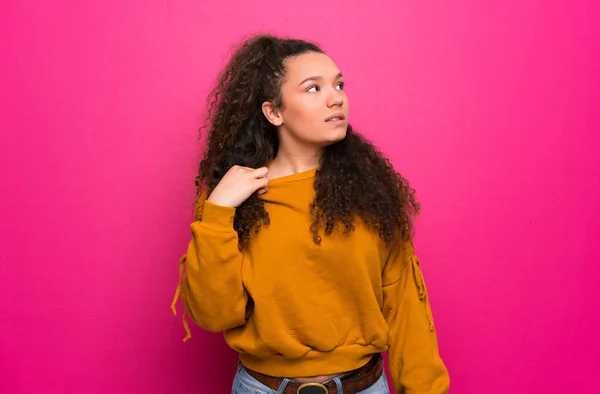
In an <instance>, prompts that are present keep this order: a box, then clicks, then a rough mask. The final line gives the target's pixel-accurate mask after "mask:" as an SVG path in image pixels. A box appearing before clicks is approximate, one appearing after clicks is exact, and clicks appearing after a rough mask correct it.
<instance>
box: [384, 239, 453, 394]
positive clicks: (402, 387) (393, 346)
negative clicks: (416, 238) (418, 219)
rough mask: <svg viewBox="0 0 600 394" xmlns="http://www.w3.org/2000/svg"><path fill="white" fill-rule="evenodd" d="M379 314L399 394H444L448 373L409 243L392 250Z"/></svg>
mask: <svg viewBox="0 0 600 394" xmlns="http://www.w3.org/2000/svg"><path fill="white" fill-rule="evenodd" d="M382 283H383V314H384V317H385V319H386V321H387V323H388V326H389V330H390V348H389V351H388V360H389V369H390V375H391V378H392V382H393V384H394V388H395V389H396V391H397V392H398V393H399V394H401V393H402V394H443V393H447V392H448V388H449V384H450V380H449V376H448V371H447V369H446V367H445V365H444V363H443V361H442V359H441V357H440V355H439V353H438V343H437V336H436V333H435V329H434V323H433V316H432V313H431V307H430V304H429V298H428V294H427V289H426V287H425V281H424V279H423V274H422V272H421V269H420V268H419V260H418V258H417V256H416V255H415V254H414V246H413V243H412V241H409V242H403V243H402V244H401V245H399V246H397V247H395V248H392V250H391V253H390V255H389V257H388V260H387V261H386V264H385V267H384V270H383V282H382Z"/></svg>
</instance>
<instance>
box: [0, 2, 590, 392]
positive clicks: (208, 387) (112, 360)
mask: <svg viewBox="0 0 600 394" xmlns="http://www.w3.org/2000/svg"><path fill="white" fill-rule="evenodd" d="M51 3H52V4H51ZM284 3H287V2H282V1H267V0H263V1H251V2H250V1H248V2H242V1H229V0H221V1H216V2H203V1H191V0H186V1H183V0H181V1H173V2H171V1H148V0H144V1H141V0H139V1H131V0H129V1H123V0H122V1H104V2H73V1H64V0H63V1H58V0H57V1H53V2H50V1H47V2H42V1H38V2H35V1H23V0H22V1H11V2H8V1H6V2H2V4H1V5H0V33H1V35H0V37H1V39H0V51H1V56H2V60H1V62H0V67H1V73H0V87H1V88H0V100H1V105H2V116H1V119H0V130H1V136H2V139H1V144H0V165H1V171H0V174H1V175H0V177H1V178H0V193H1V198H0V217H1V224H0V264H1V266H0V392H3V393H67V392H71V393H107V392H108V393H114V394H116V393H148V394H150V393H151V394H155V393H156V394H158V393H226V392H229V390H230V385H231V379H232V377H233V374H234V369H235V362H236V357H235V354H234V353H233V352H232V351H230V350H229V349H228V348H227V347H226V346H225V345H224V343H223V340H222V336H221V335H220V334H209V333H203V332H201V331H200V330H199V329H197V328H194V329H193V335H194V337H193V338H192V340H191V341H190V342H188V343H186V344H183V343H182V342H181V339H182V338H183V336H184V331H183V328H182V326H181V322H180V315H179V316H178V317H177V318H175V317H173V316H172V314H171V311H170V309H169V304H170V302H171V299H172V296H173V291H174V290H175V286H176V282H177V261H178V259H179V257H180V256H181V254H183V252H184V251H185V247H186V245H187V242H188V238H189V236H190V233H189V223H190V220H191V215H192V211H191V205H190V204H191V202H192V199H193V192H194V190H193V176H194V174H195V171H196V164H197V161H198V152H199V146H198V143H197V134H196V129H197V127H198V125H199V122H200V121H199V119H200V118H199V116H200V115H201V110H202V108H203V99H204V97H205V95H206V94H207V92H208V89H209V87H210V86H211V82H212V80H213V78H214V75H215V73H216V72H217V70H218V69H219V67H220V66H221V65H222V64H223V61H224V60H225V59H226V55H227V49H228V48H229V47H230V46H231V45H232V44H234V43H236V42H237V41H238V40H239V39H240V38H241V37H242V35H244V34H246V33H249V32H254V31H269V32H277V33H283V34H291V35H295V36H301V37H306V38H310V39H314V40H316V41H318V42H320V43H321V44H322V45H323V47H324V48H325V49H326V50H327V51H328V52H329V53H330V54H331V55H332V56H333V57H334V59H335V60H336V61H337V62H338V64H339V66H340V68H341V69H342V71H343V72H344V73H345V75H346V79H347V83H348V93H349V96H350V100H351V105H352V111H351V122H352V123H353V124H354V125H355V126H356V127H357V128H358V129H359V130H362V132H363V133H365V134H367V135H368V136H370V137H371V138H372V139H373V141H374V142H376V143H377V144H379V145H380V146H381V147H382V149H383V150H384V152H385V153H387V154H388V155H390V157H391V158H392V159H393V162H394V163H395V165H396V166H397V168H398V169H399V170H400V171H402V172H403V173H404V174H405V175H406V176H408V177H409V179H411V181H412V183H413V185H414V186H415V187H416V188H417V191H418V195H419V198H420V200H421V201H422V204H423V215H422V216H421V217H420V219H419V221H418V224H417V238H416V246H417V251H418V254H419V255H420V257H421V260H422V261H423V269H424V271H425V275H426V278H427V280H428V286H429V289H430V293H431V300H432V305H433V310H434V314H435V318H436V322H437V327H438V336H439V341H440V351H441V353H442V356H443V358H444V360H445V362H446V363H447V366H448V368H449V369H450V373H451V378H452V386H451V387H452V390H451V391H452V392H453V393H465V394H476V393H477V394H479V393H513V394H521V393H523V394H524V393H578V394H586V393H590V394H591V393H597V392H598V391H597V390H598V383H597V377H596V374H597V372H598V367H599V364H600V361H599V360H598V355H599V354H600V340H599V339H598V323H599V321H600V305H598V304H599V298H600V297H599V295H598V290H597V288H598V279H599V274H600V268H599V266H600V264H599V260H600V250H599V246H598V240H599V236H600V224H599V223H600V220H599V219H600V209H599V204H598V201H600V199H599V191H600V153H599V152H600V132H599V128H600V116H599V113H600V111H599V107H600V105H599V104H600V97H599V96H600V95H599V91H600V89H599V88H600V86H599V85H600V84H599V75H600V61H599V58H600V55H599V53H600V44H599V43H600V39H599V36H600V35H599V34H598V31H597V30H595V29H596V26H598V24H599V23H600V21H599V15H600V9H599V7H598V6H597V5H595V3H596V2H593V1H580V2H572V1H566V0H564V1H533V0H523V1H520V2H512V3H514V4H515V5H508V4H507V3H510V2H500V1H497V2H494V3H497V4H490V3H491V2H486V1H481V0H477V1H476V0H471V1H467V0H455V1H451V2H450V1H422V0H419V1H417V0H411V1H391V0H390V1H368V2H359V1H356V2H354V4H349V3H348V2H347V1H332V2H323V1H314V0H304V1H300V2H296V3H294V4H286V5H285V6H284V5H283V4H284ZM250 4H252V5H250ZM517 4H518V5H517ZM179 310H180V311H181V305H180V304H179Z"/></svg>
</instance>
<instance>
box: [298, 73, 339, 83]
mask: <svg viewBox="0 0 600 394" xmlns="http://www.w3.org/2000/svg"><path fill="white" fill-rule="evenodd" d="M342 77H343V75H342V73H339V74H338V75H336V76H335V78H334V79H340V78H342ZM322 80H323V77H320V76H316V77H308V78H306V79H305V80H304V81H302V82H300V83H299V85H302V84H303V83H305V82H308V81H322Z"/></svg>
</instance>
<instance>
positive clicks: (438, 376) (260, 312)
mask: <svg viewBox="0 0 600 394" xmlns="http://www.w3.org/2000/svg"><path fill="white" fill-rule="evenodd" d="M315 174H316V170H310V171H306V172H301V173H297V174H293V175H289V176H285V177H281V178H276V179H274V180H271V182H270V183H269V190H268V192H267V193H265V194H263V195H262V196H261V198H262V199H263V200H264V202H265V208H266V210H267V212H268V213H269V215H270V218H271V223H270V224H269V225H268V226H263V227H262V228H261V230H260V232H259V233H258V234H255V235H254V234H253V235H252V238H251V240H250V246H249V248H248V250H245V251H244V252H240V251H239V250H238V235H237V233H236V231H235V230H234V228H233V217H234V214H235V208H231V207H224V206H219V205H216V204H212V203H210V202H208V201H204V199H201V200H200V204H198V209H197V212H196V218H195V219H196V220H195V221H194V222H193V223H192V224H191V230H192V239H191V241H190V243H189V247H188V250H187V253H186V255H185V256H183V258H182V259H181V262H180V264H181V266H180V269H181V271H180V273H181V282H180V286H179V287H178V289H177V294H176V296H175V300H174V302H173V304H175V301H176V299H177V297H178V295H179V294H181V297H182V299H183V303H184V306H185V312H186V313H187V314H188V315H189V316H190V317H191V318H192V320H193V321H194V322H195V323H196V324H197V325H198V326H200V327H202V328H204V329H206V330H209V331H214V332H220V331H223V332H224V335H225V340H226V342H227V343H228V345H229V346H230V347H231V348H232V349H234V350H236V351H237V352H239V354H240V359H241V361H242V363H243V364H244V365H245V366H247V367H249V368H251V369H253V370H256V371H258V372H262V373H265V374H268V375H272V376H281V377H292V376H315V375H324V374H333V373H339V372H342V371H348V370H351V369H355V368H358V367H360V366H361V365H363V364H364V363H366V362H367V361H368V359H369V357H370V356H371V355H372V354H373V353H377V352H389V353H388V356H389V357H388V360H389V370H390V374H391V377H392V380H393V383H394V387H395V389H396V390H397V391H398V392H402V393H405V394H417V393H419V394H425V393H431V394H433V393H436V394H437V393H446V392H447V391H448V385H449V378H448V373H447V370H446V368H445V366H444V363H443V362H442V360H441V358H440V356H439V353H438V345H437V338H436V334H435V330H434V323H433V317H432V315H431V309H430V305H429V300H428V298H427V290H426V287H425V283H424V280H423V275H422V273H421V270H420V269H419V262H418V260H417V257H416V256H415V254H414V250H413V244H412V242H406V243H403V244H400V245H396V246H395V247H388V246H386V245H385V243H384V242H383V241H382V240H381V239H380V238H379V237H378V236H377V235H376V234H374V233H373V232H371V231H369V230H368V229H367V228H366V226H364V224H363V223H362V222H361V220H360V219H359V218H357V219H356V220H355V225H356V230H355V231H353V232H351V233H350V234H348V235H346V236H344V235H343V234H342V233H341V231H340V232H338V233H334V234H333V235H331V236H323V239H322V242H321V244H320V245H316V244H315V243H314V242H313V240H312V235H311V233H310V224H311V222H312V217H311V214H310V212H309V204H310V203H311V202H312V200H313V199H314V197H315V191H314V188H313V182H314V177H315ZM173 312H175V309H174V306H173ZM184 325H185V326H186V330H187V332H188V336H187V337H186V339H187V338H189V337H190V334H189V329H188V327H187V325H186V324H185V315H184Z"/></svg>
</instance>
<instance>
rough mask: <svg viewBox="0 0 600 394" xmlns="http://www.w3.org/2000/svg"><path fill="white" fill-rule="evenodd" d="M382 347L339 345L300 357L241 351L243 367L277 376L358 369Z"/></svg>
mask: <svg viewBox="0 0 600 394" xmlns="http://www.w3.org/2000/svg"><path fill="white" fill-rule="evenodd" d="M375 353H381V349H377V348H376V347H374V346H371V345H368V346H365V345H348V346H340V347H337V348H335V349H334V350H332V351H330V352H318V351H311V352H308V353H307V354H306V355H305V356H304V357H301V358H297V359H289V358H285V357H284V356H282V355H272V356H269V357H267V358H257V357H256V356H253V355H251V354H247V353H244V354H240V361H241V362H242V364H244V366H246V367H247V368H250V369H252V370H254V371H256V372H260V373H263V374H266V375H270V376H277V377H287V378H295V377H308V376H319V375H330V374H337V373H343V372H347V371H351V370H353V369H357V368H360V367H362V366H363V365H365V364H366V363H368V362H369V360H370V359H371V357H372V356H373V354H375Z"/></svg>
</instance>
